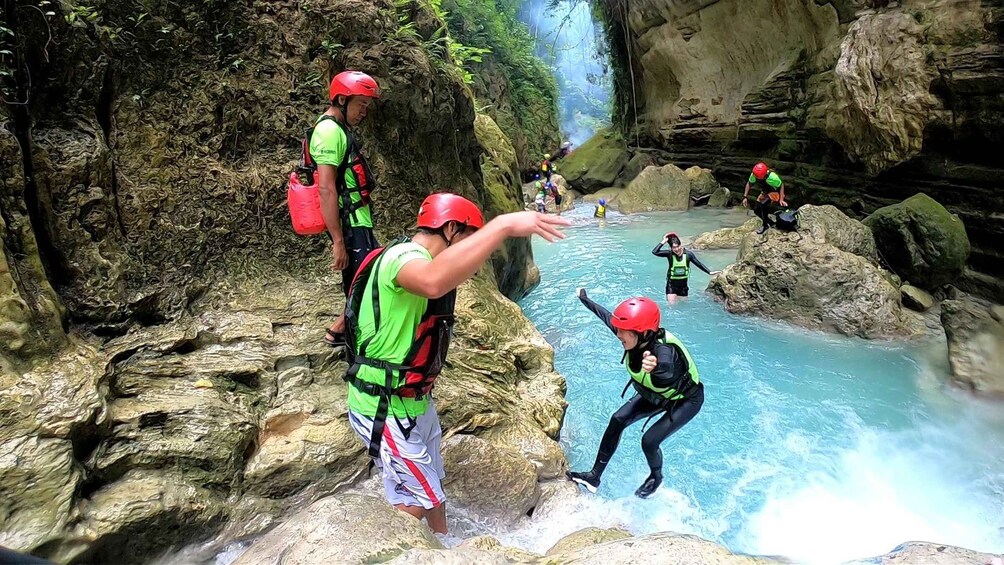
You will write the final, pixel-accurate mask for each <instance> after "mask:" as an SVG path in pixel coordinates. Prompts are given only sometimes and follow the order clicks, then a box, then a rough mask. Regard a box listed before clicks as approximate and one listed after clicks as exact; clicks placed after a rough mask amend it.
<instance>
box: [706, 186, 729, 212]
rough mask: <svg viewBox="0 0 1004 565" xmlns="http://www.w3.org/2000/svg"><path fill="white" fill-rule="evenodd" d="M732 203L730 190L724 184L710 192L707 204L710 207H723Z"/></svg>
mask: <svg viewBox="0 0 1004 565" xmlns="http://www.w3.org/2000/svg"><path fill="white" fill-rule="evenodd" d="M731 203H732V191H731V190H729V189H727V188H725V187H724V186H720V187H718V190H716V191H714V192H713V193H712V194H711V197H710V198H708V206H711V207H712V208H725V207H727V206H728V205H729V204H731Z"/></svg>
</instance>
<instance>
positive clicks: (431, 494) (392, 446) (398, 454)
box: [383, 427, 439, 507]
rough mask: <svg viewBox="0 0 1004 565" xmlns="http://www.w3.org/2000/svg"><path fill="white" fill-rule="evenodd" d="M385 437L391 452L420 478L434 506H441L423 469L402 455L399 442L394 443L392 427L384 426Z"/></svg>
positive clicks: (419, 480)
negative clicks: (398, 445) (398, 446)
mask: <svg viewBox="0 0 1004 565" xmlns="http://www.w3.org/2000/svg"><path fill="white" fill-rule="evenodd" d="M383 437H384V440H385V441H386V442H387V445H388V446H389V447H390V452H391V453H393V454H394V455H395V456H396V457H397V458H398V459H401V460H402V461H404V464H405V465H407V466H408V470H409V471H411V474H412V475H415V478H416V479H418V482H419V484H421V485H422V489H423V490H425V495H426V496H427V497H429V500H431V501H432V506H433V507H436V506H439V498H437V497H436V492H435V491H434V490H432V487H431V486H429V481H427V480H425V475H423V474H422V471H421V470H419V468H418V465H415V463H414V462H412V461H411V460H409V459H407V458H406V457H401V452H400V451H398V449H397V444H396V443H394V436H393V435H392V434H391V433H390V428H387V427H384V429H383Z"/></svg>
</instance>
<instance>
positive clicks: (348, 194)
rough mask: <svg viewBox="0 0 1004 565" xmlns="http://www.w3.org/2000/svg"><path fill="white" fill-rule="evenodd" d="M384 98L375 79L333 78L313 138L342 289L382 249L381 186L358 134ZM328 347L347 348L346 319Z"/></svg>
mask: <svg viewBox="0 0 1004 565" xmlns="http://www.w3.org/2000/svg"><path fill="white" fill-rule="evenodd" d="M379 99H380V86H379V85H377V82H376V80H374V79H373V77H371V76H369V75H368V74H366V73H362V72H359V71H344V72H341V73H338V74H337V75H335V77H334V78H333V79H331V86H330V88H329V89H328V101H329V102H330V104H329V105H328V109H327V110H325V112H324V113H323V114H321V116H320V117H318V118H317V121H316V122H315V123H314V128H313V130H312V131H311V133H310V141H309V155H310V157H311V158H312V159H313V160H314V162H315V163H316V166H317V183H318V185H319V186H318V189H319V191H320V197H321V214H322V215H323V216H324V223H325V225H326V226H327V228H328V235H329V236H330V237H331V263H332V267H333V268H334V269H336V270H339V271H341V272H342V290H343V291H344V292H345V295H346V296H348V292H349V283H350V282H351V281H352V277H353V276H355V274H356V270H358V269H359V265H360V263H362V261H363V258H365V257H366V255H368V254H369V252H370V251H372V250H373V249H376V248H377V247H379V245H380V244H379V243H377V240H376V236H374V235H373V216H372V214H371V213H370V203H371V194H372V192H373V191H374V190H375V189H376V181H375V180H374V178H373V173H372V172H371V171H370V168H369V165H368V164H367V163H366V158H365V157H363V154H362V144H361V143H360V142H359V139H358V138H357V137H356V136H355V134H353V132H352V128H354V127H356V126H358V125H359V124H360V123H361V122H362V121H363V119H364V118H366V114H367V112H368V111H369V108H370V106H371V105H372V104H373V102H374V101H375V100H379ZM324 342H325V343H326V344H328V345H330V346H331V347H342V346H344V345H345V314H344V313H343V314H341V315H339V316H338V318H336V319H335V321H334V322H333V323H332V324H331V326H329V327H328V329H327V331H326V332H325V336H324Z"/></svg>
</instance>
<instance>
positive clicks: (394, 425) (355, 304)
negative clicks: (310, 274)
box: [344, 192, 568, 534]
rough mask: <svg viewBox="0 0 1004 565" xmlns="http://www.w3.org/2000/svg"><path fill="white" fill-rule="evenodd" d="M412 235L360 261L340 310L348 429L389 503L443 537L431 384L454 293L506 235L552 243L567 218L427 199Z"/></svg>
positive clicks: (456, 199) (446, 197)
mask: <svg viewBox="0 0 1004 565" xmlns="http://www.w3.org/2000/svg"><path fill="white" fill-rule="evenodd" d="M416 224H417V226H418V232H417V233H416V234H415V235H414V237H412V238H410V239H402V240H398V241H397V242H395V243H393V244H391V245H389V246H387V247H384V248H382V249H379V250H374V251H373V252H372V253H371V254H370V255H369V256H367V257H366V258H365V260H364V261H363V264H362V265H361V267H360V269H359V271H358V273H357V274H356V276H355V279H354V280H353V281H352V284H351V287H350V291H349V302H348V305H347V306H346V312H347V314H346V338H347V340H348V353H349V356H348V362H349V367H348V369H347V370H346V373H345V376H344V379H345V381H346V382H348V383H349V386H348V387H347V388H348V391H347V392H348V397H347V401H346V404H347V405H348V418H349V425H350V426H351V427H352V429H353V430H354V431H355V432H356V434H357V435H358V436H359V438H360V439H361V440H362V442H363V444H364V445H365V446H366V447H367V450H368V454H369V456H370V457H372V458H373V460H374V462H375V463H376V465H377V466H378V467H380V469H381V474H382V477H383V483H384V490H385V493H386V496H387V501H388V502H389V503H390V504H392V505H393V506H394V507H395V508H397V509H399V510H402V511H404V512H406V513H408V514H410V515H411V516H414V517H415V518H418V519H419V520H421V519H422V518H425V519H426V520H427V521H428V524H429V528H430V529H431V530H432V531H434V532H437V533H444V534H445V533H446V531H447V526H446V505H445V504H446V503H445V501H446V494H445V492H444V491H443V482H442V479H443V477H445V476H446V473H445V471H444V469H443V457H442V453H441V452H440V441H441V440H442V428H441V426H440V423H439V416H438V415H437V414H436V406H435V402H434V400H433V396H434V395H433V387H434V386H435V384H436V379H437V377H438V376H439V373H440V371H441V370H442V368H443V364H444V362H445V359H446V355H447V351H448V350H449V347H450V337H451V335H452V328H453V321H454V307H455V305H456V289H457V287H458V286H459V285H460V284H461V283H463V282H464V281H466V280H468V279H470V278H471V277H473V276H474V274H475V273H477V271H478V269H480V268H481V267H482V265H484V263H485V262H486V261H487V260H488V258H489V257H491V254H492V253H493V252H494V251H495V250H496V249H498V248H499V247H501V246H502V244H503V243H504V242H505V240H506V239H508V238H515V237H530V236H532V235H534V234H536V235H538V236H540V237H542V238H544V239H546V240H547V241H552V242H553V241H555V240H557V239H561V238H563V237H564V235H563V234H562V233H561V231H560V230H559V228H560V227H562V226H567V225H568V222H567V221H566V220H563V219H561V218H558V217H555V216H548V215H544V214H538V213H536V212H514V213H511V214H503V215H501V216H497V217H496V218H495V219H493V220H492V221H490V222H487V223H486V222H485V221H484V216H482V214H481V210H480V209H479V208H478V207H477V205H476V204H474V203H473V202H471V201H470V200H467V199H466V198H463V197H462V196H459V195H457V194H450V193H445V192H444V193H437V194H431V195H429V196H428V197H426V199H425V201H424V202H422V206H421V207H420V208H419V209H418V217H417V221H416Z"/></svg>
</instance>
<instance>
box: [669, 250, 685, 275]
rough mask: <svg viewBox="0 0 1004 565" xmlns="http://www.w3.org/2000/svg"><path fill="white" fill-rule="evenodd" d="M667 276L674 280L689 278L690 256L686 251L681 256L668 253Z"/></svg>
mask: <svg viewBox="0 0 1004 565" xmlns="http://www.w3.org/2000/svg"><path fill="white" fill-rule="evenodd" d="M669 278H670V279H671V280H674V281H679V280H687V279H688V278H690V256H689V255H687V252H686V251H684V252H683V257H677V256H676V253H671V254H670V255H669Z"/></svg>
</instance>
